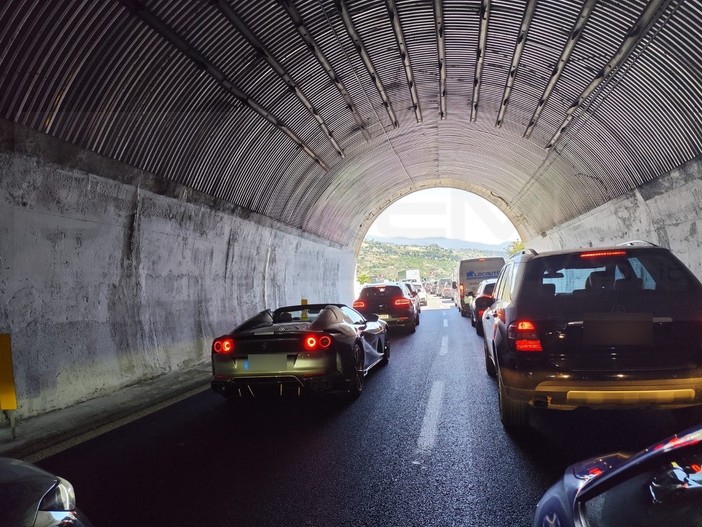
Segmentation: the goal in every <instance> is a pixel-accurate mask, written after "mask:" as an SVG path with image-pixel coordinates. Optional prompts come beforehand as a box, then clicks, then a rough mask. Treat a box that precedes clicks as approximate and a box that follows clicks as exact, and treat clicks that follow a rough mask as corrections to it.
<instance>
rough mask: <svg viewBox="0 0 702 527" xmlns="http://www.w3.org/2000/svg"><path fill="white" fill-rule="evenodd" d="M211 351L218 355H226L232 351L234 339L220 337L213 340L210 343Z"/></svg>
mask: <svg viewBox="0 0 702 527" xmlns="http://www.w3.org/2000/svg"><path fill="white" fill-rule="evenodd" d="M212 351H213V352H214V353H218V354H220V355H228V354H230V353H231V352H232V351H234V339H233V338H231V337H222V338H218V339H215V341H214V342H213V343H212Z"/></svg>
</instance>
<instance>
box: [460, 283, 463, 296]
mask: <svg viewBox="0 0 702 527" xmlns="http://www.w3.org/2000/svg"><path fill="white" fill-rule="evenodd" d="M460 289H461V296H463V284H461V286H460Z"/></svg>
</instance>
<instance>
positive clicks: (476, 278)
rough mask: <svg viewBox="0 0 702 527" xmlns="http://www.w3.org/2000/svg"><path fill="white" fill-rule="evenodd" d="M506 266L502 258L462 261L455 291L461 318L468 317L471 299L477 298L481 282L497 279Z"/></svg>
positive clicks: (459, 265) (455, 299) (455, 300)
mask: <svg viewBox="0 0 702 527" xmlns="http://www.w3.org/2000/svg"><path fill="white" fill-rule="evenodd" d="M504 265H505V259H504V258H502V257H501V256H495V257H490V258H470V259H468V260H461V262H460V263H459V264H458V284H457V286H458V287H457V288H456V289H454V295H455V296H454V302H455V303H456V307H458V310H459V311H460V312H461V316H464V317H465V316H467V315H468V306H469V305H470V297H472V296H475V292H476V291H477V289H478V285H480V282H482V281H483V280H487V279H489V278H497V276H498V275H499V274H500V271H501V270H502V267H503V266H504Z"/></svg>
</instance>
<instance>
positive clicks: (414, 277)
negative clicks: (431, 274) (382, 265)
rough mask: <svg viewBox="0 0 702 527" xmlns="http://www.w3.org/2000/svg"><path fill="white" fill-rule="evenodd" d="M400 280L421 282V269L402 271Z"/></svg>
mask: <svg viewBox="0 0 702 527" xmlns="http://www.w3.org/2000/svg"><path fill="white" fill-rule="evenodd" d="M400 281H402V282H421V279H420V277H419V269H407V270H406V271H402V272H401V273H400Z"/></svg>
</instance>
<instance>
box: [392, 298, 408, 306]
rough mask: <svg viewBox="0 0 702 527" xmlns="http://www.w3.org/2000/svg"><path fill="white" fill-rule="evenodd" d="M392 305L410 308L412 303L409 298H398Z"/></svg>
mask: <svg viewBox="0 0 702 527" xmlns="http://www.w3.org/2000/svg"><path fill="white" fill-rule="evenodd" d="M393 304H394V305H396V306H410V305H412V301H411V300H410V299H409V298H405V297H404V296H401V297H400V298H396V299H395V301H394V302H393Z"/></svg>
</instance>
